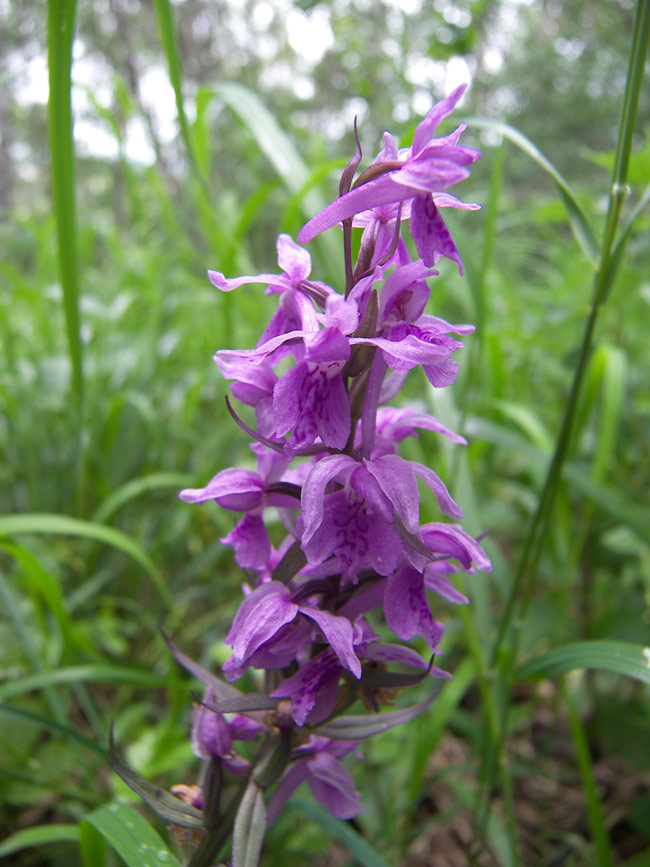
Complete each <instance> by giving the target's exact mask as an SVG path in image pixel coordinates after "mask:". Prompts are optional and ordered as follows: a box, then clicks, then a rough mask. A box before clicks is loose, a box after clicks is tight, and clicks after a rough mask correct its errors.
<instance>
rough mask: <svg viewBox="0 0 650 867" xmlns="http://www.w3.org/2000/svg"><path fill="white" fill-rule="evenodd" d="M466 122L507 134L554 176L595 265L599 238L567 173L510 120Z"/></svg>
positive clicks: (574, 229)
mask: <svg viewBox="0 0 650 867" xmlns="http://www.w3.org/2000/svg"><path fill="white" fill-rule="evenodd" d="M466 122H467V123H468V124H470V125H471V126H475V127H479V128H480V129H489V130H492V131H493V132H496V133H499V134H500V135H502V136H503V137H504V138H507V139H508V140H509V141H511V142H512V143H513V144H515V145H517V147H518V148H519V149H520V150H522V151H523V152H524V153H525V154H527V155H528V156H529V157H530V158H531V159H533V160H535V162H536V163H537V165H539V166H541V167H542V168H543V169H544V171H545V172H547V173H548V174H549V175H550V176H551V177H552V178H553V180H554V181H555V183H556V184H557V187H558V189H559V191H560V196H561V197H562V201H563V202H564V206H565V207H566V209H567V214H568V217H569V224H570V226H571V231H572V232H573V235H574V237H575V239H576V241H577V242H578V244H579V245H580V249H581V250H582V252H583V253H584V254H585V256H586V257H587V259H588V260H589V261H590V262H591V263H592V264H593V265H596V264H597V262H598V259H599V249H600V246H599V244H598V241H597V240H596V237H595V235H594V233H593V231H592V229H591V226H590V225H589V223H588V221H587V216H586V214H585V212H584V210H583V209H582V205H581V204H580V202H579V201H578V199H577V198H576V194H575V193H574V191H573V190H572V188H571V187H570V186H569V183H568V181H567V180H565V178H564V176H563V175H562V174H560V172H559V171H558V170H557V169H556V168H555V166H554V165H553V163H552V162H551V161H550V160H549V159H548V158H547V157H545V156H544V154H543V153H542V152H541V151H540V150H539V148H538V147H536V146H535V145H534V144H533V143H532V141H531V140H530V139H529V138H526V136H525V135H524V134H523V133H521V132H519V130H518V129H515V128H514V127H513V126H510V124H507V123H502V122H501V121H498V120H489V119H488V118H482V117H471V118H467V119H466Z"/></svg>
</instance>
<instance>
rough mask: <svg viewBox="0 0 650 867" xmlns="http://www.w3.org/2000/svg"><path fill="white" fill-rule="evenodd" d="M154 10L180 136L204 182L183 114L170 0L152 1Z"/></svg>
mask: <svg viewBox="0 0 650 867" xmlns="http://www.w3.org/2000/svg"><path fill="white" fill-rule="evenodd" d="M154 7H155V10H156V19H157V21H158V30H159V33H160V41H161V43H162V47H163V51H164V52H165V57H166V59H167V68H168V71H169V81H170V82H171V86H172V88H173V89H174V96H175V98H176V111H177V113H178V123H179V126H180V128H181V136H182V138H183V142H184V144H185V147H186V149H187V154H188V156H189V159H190V163H191V165H192V168H193V169H194V171H195V172H196V174H197V176H198V177H199V178H200V179H201V181H204V176H203V175H202V173H201V169H200V167H199V162H198V159H197V155H196V146H195V143H194V139H193V137H192V131H191V129H190V125H189V122H188V120H187V115H186V113H185V104H184V101H183V76H182V70H181V57H180V53H179V51H178V41H177V39H176V28H175V26H174V11H173V9H172V4H171V3H170V0H154Z"/></svg>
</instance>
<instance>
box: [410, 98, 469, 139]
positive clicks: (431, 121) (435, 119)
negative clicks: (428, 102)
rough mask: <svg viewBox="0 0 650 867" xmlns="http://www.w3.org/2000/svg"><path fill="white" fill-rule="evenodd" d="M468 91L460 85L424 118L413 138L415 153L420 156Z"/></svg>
mask: <svg viewBox="0 0 650 867" xmlns="http://www.w3.org/2000/svg"><path fill="white" fill-rule="evenodd" d="M466 90H467V85H466V84H461V85H459V86H458V87H457V88H456V89H455V90H454V91H452V93H450V94H449V96H447V97H446V98H445V99H442V100H441V101H440V102H437V103H436V104H435V105H434V106H433V108H431V109H430V110H429V113H428V114H427V116H426V117H425V118H424V120H423V121H422V122H421V123H419V124H418V128H417V129H416V130H415V135H414V136H413V153H414V154H418V153H419V152H420V151H421V150H422V149H423V148H424V147H425V145H427V144H428V142H429V141H430V139H431V138H432V136H433V135H434V133H435V131H436V130H437V129H438V127H439V126H440V122H441V121H442V120H444V118H446V117H447V116H448V115H450V114H451V113H452V111H453V110H454V109H455V108H456V104H457V103H458V101H459V99H460V98H461V96H462V95H463V94H464V93H465V91H466Z"/></svg>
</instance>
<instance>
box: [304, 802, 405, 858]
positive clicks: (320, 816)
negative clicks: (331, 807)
mask: <svg viewBox="0 0 650 867" xmlns="http://www.w3.org/2000/svg"><path fill="white" fill-rule="evenodd" d="M289 803H290V806H291V808H292V809H296V810H299V811H300V812H301V813H303V814H304V815H305V816H307V817H309V818H310V819H312V820H313V821H314V822H318V824H319V825H320V826H321V828H323V829H324V830H325V831H327V833H328V834H329V835H331V836H332V837H334V839H335V840H338V841H339V843H341V844H342V845H343V846H345V848H346V849H347V850H348V852H350V854H351V855H354V857H355V859H356V861H357V863H358V864H360V865H361V867H389V864H388V861H384V859H383V858H382V857H381V855H380V854H379V853H378V852H377V851H376V850H375V849H373V847H372V846H371V845H370V843H368V841H367V840H364V838H363V837H362V836H361V834H359V833H358V832H357V831H355V830H354V828H353V827H352V826H351V825H348V824H347V823H346V822H343V821H342V820H341V819H336V818H335V817H334V816H332V815H331V814H330V813H329V812H328V811H327V810H326V809H325V807H321V805H320V804H315V803H314V802H313V801H307V800H303V799H302V798H295V797H294V798H292V799H291V801H290V802H289Z"/></svg>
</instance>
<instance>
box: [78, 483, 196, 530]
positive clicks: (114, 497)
mask: <svg viewBox="0 0 650 867" xmlns="http://www.w3.org/2000/svg"><path fill="white" fill-rule="evenodd" d="M190 484H192V476H189V475H187V474H185V473H151V474H150V475H147V476H140V477H139V478H137V479H131V480H130V481H128V482H126V483H125V484H123V485H122V486H121V487H120V488H118V489H117V490H116V491H114V492H113V493H112V494H111V496H110V497H108V499H107V500H104V502H103V503H102V504H101V506H100V507H99V508H98V509H97V510H96V511H95V513H94V515H93V518H92V519H93V521H94V522H95V523H97V524H105V523H106V521H108V519H109V518H110V517H111V516H112V515H113V514H114V513H115V512H117V510H118V509H121V508H122V506H124V505H125V504H126V503H128V502H130V501H131V500H134V499H135V498H136V497H140V496H141V495H142V494H148V493H149V492H150V491H157V490H159V489H161V488H179V489H180V488H186V487H188V486H189V485H190Z"/></svg>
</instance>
